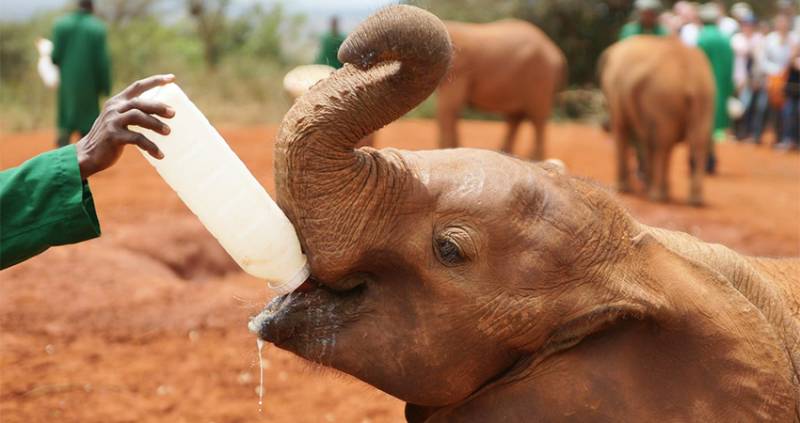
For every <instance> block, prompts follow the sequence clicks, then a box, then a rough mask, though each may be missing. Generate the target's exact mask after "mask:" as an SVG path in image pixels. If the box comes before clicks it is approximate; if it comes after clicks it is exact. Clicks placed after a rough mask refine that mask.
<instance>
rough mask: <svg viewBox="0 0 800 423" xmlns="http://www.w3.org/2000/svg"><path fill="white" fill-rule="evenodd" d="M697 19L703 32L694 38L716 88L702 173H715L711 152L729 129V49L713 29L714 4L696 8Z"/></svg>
mask: <svg viewBox="0 0 800 423" xmlns="http://www.w3.org/2000/svg"><path fill="white" fill-rule="evenodd" d="M700 20H701V21H702V22H703V29H702V30H701V31H700V36H699V37H698V39H697V47H698V48H700V50H702V51H703V53H705V55H706V57H708V60H709V61H710V62H711V69H712V71H713V73H714V82H715V85H716V97H715V101H714V134H713V137H712V140H711V143H710V146H709V150H708V152H709V154H708V162H707V164H706V171H707V172H708V173H709V174H712V175H713V174H714V173H716V164H717V158H716V154H715V152H714V150H715V149H714V141H722V140H724V139H725V136H726V130H727V129H728V127H729V126H730V121H729V118H728V108H727V104H728V97H730V96H731V95H732V94H733V57H734V56H733V48H732V47H731V42H730V39H729V38H728V37H727V36H726V35H725V34H723V33H722V31H721V30H720V29H719V27H718V26H717V22H719V21H720V11H719V7H718V5H716V4H714V3H706V4H704V5H703V6H702V7H701V8H700Z"/></svg>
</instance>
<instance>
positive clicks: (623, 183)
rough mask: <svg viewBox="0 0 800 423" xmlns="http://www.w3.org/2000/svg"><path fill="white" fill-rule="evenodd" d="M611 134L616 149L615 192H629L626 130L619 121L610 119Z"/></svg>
mask: <svg viewBox="0 0 800 423" xmlns="http://www.w3.org/2000/svg"><path fill="white" fill-rule="evenodd" d="M611 134H612V136H613V137H614V143H615V145H616V147H617V148H616V149H617V190H618V191H619V192H631V190H632V189H631V183H630V179H629V177H630V169H629V168H628V155H629V154H630V140H629V133H628V130H627V128H625V125H624V124H623V123H622V122H621V121H620V120H619V119H612V126H611Z"/></svg>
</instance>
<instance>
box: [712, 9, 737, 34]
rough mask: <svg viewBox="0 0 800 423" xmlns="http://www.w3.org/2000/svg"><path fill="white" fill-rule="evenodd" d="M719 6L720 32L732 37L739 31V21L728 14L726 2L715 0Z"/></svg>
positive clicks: (718, 23) (718, 22)
mask: <svg viewBox="0 0 800 423" xmlns="http://www.w3.org/2000/svg"><path fill="white" fill-rule="evenodd" d="M715 3H716V5H717V8H718V9H719V14H720V17H719V20H718V21H717V26H718V27H719V30H720V32H722V33H723V34H724V35H726V36H728V37H732V36H733V34H735V33H737V32H739V22H737V21H736V19H734V18H732V17H730V16H728V13H727V11H726V10H725V3H723V2H721V1H716V2H715Z"/></svg>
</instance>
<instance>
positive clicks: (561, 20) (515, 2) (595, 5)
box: [406, 0, 777, 85]
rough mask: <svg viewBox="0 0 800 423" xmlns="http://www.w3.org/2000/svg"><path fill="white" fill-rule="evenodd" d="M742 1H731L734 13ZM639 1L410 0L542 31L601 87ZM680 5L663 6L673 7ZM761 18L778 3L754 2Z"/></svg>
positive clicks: (576, 74) (572, 69)
mask: <svg viewBox="0 0 800 423" xmlns="http://www.w3.org/2000/svg"><path fill="white" fill-rule="evenodd" d="M738 1H741V0H725V1H724V2H723V3H725V4H726V6H727V7H728V8H730V6H732V5H733V4H734V3H736V2H738ZM633 2H634V0H602V1H600V0H492V1H491V7H487V4H488V2H486V1H482V0H407V1H406V3H409V4H413V5H417V6H420V7H423V8H425V9H428V10H430V11H431V12H433V13H434V14H436V15H437V16H439V17H441V18H443V19H449V20H458V21H467V22H491V21H494V20H498V19H502V18H509V17H514V18H518V19H523V20H527V21H529V22H532V23H533V24H535V25H537V26H539V27H540V28H541V29H542V30H543V31H544V32H545V33H547V35H548V36H550V38H552V39H553V41H554V42H555V43H556V44H557V45H558V46H559V47H560V48H561V50H562V51H563V52H564V54H565V55H566V56H567V62H568V64H569V82H570V84H572V85H586V84H594V83H596V71H595V68H596V64H597V60H598V58H599V57H600V55H601V54H602V52H603V51H604V50H605V49H606V48H607V47H608V46H609V45H611V44H613V43H614V42H615V41H616V40H617V35H618V34H619V31H620V28H621V27H622V26H623V25H624V24H625V23H626V22H627V21H628V20H629V19H630V18H631V15H632V12H633ZM675 2H676V0H667V1H662V4H663V5H664V7H667V8H671V7H672V6H673V5H674V4H675ZM749 3H750V5H751V6H752V7H753V9H754V10H755V12H756V14H757V15H759V16H761V17H767V16H771V14H772V13H774V11H775V7H776V3H777V2H776V1H774V0H767V1H761V0H759V1H750V2H749Z"/></svg>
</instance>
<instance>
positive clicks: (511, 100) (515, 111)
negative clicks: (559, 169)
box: [436, 19, 567, 160]
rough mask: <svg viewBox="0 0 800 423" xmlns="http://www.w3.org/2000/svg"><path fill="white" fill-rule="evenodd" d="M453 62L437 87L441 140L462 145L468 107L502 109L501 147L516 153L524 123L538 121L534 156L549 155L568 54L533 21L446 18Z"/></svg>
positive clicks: (443, 143) (444, 143)
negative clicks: (550, 123)
mask: <svg viewBox="0 0 800 423" xmlns="http://www.w3.org/2000/svg"><path fill="white" fill-rule="evenodd" d="M446 26H447V30H448V32H449V33H450V38H451V39H452V41H453V47H454V53H453V59H452V67H451V68H450V71H449V72H448V74H447V75H446V76H445V78H444V79H443V80H442V84H441V85H440V86H439V89H438V91H437V97H436V99H437V100H436V101H437V112H436V113H437V119H438V121H439V146H440V147H441V148H453V147H458V128H457V124H458V117H459V114H460V112H461V111H462V110H463V109H464V108H465V107H466V106H470V107H474V108H475V109H478V110H481V111H485V112H491V113H497V114H500V115H503V116H504V117H505V119H506V122H507V124H508V130H507V133H506V135H505V138H504V139H503V144H502V151H503V152H505V153H511V152H512V150H513V148H514V141H515V138H516V135H517V129H518V128H519V125H520V124H521V123H522V122H523V121H525V120H529V121H530V122H531V123H532V124H533V127H534V137H535V138H534V139H533V149H532V153H531V158H532V159H534V160H543V159H544V158H545V137H546V126H547V120H548V119H549V118H550V112H551V111H552V108H553V103H554V99H555V95H556V93H557V92H558V90H559V89H560V88H561V87H562V86H563V85H564V84H565V83H566V80H565V79H566V72H567V71H566V58H565V57H564V54H563V53H562V52H561V50H560V49H559V48H558V47H557V46H556V45H555V44H554V43H553V41H552V40H550V38H548V37H547V35H545V33H544V32H542V31H541V30H540V29H539V28H537V27H535V26H534V25H532V24H530V23H528V22H525V21H520V20H515V19H508V20H503V21H498V22H492V23H487V24H470V23H464V22H446Z"/></svg>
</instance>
